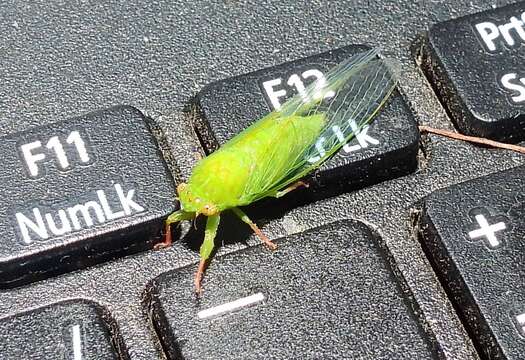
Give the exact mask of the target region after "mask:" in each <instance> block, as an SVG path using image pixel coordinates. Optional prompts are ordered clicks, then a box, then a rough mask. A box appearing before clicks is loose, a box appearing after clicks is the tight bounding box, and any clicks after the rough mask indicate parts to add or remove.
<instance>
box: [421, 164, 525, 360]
mask: <svg viewBox="0 0 525 360" xmlns="http://www.w3.org/2000/svg"><path fill="white" fill-rule="evenodd" d="M523 189H525V167H523V166H521V167H518V168H514V169H511V170H508V171H505V172H500V173H496V174H491V175H489V176H485V177H482V178H479V179H475V180H471V181H468V182H465V183H462V184H459V185H455V186H452V187H450V188H447V189H444V190H440V191H437V192H435V193H433V194H431V195H430V196H429V197H428V198H427V199H426V200H425V207H424V213H423V218H422V224H421V229H422V230H421V231H422V235H423V236H422V242H423V245H424V246H425V248H426V250H427V252H428V254H429V257H430V259H431V261H432V263H433V265H434V267H435V268H436V270H437V272H438V275H439V276H440V278H441V280H442V282H443V286H444V287H445V289H447V290H448V292H449V295H450V298H451V299H452V300H453V301H454V302H455V305H456V308H457V310H458V311H459V313H460V315H462V317H463V320H464V321H465V322H466V324H467V326H468V330H469V331H470V333H471V335H472V337H473V338H474V340H475V341H476V343H477V347H478V350H479V351H480V352H481V353H483V354H484V355H485V356H486V358H487V359H523V358H524V355H525V268H524V267H523V264H524V263H525V195H524V193H523Z"/></svg>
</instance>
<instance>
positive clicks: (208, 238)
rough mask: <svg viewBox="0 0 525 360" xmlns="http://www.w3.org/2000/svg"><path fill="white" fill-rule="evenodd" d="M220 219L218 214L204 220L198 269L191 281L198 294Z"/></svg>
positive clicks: (200, 290)
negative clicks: (204, 226)
mask: <svg viewBox="0 0 525 360" xmlns="http://www.w3.org/2000/svg"><path fill="white" fill-rule="evenodd" d="M220 220H221V217H220V215H219V214H216V215H211V216H208V219H207V220H206V229H205V230H204V241H203V242H202V245H201V248H200V251H199V254H200V257H201V259H200V261H199V268H198V269H197V272H196V273H195V279H194V280H193V282H194V284H195V292H196V293H197V294H200V293H201V292H202V287H201V281H202V275H203V274H204V271H205V270H206V266H207V265H208V260H209V258H210V256H211V253H212V251H213V248H214V247H215V236H216V235H217V228H218V227H219V222H220Z"/></svg>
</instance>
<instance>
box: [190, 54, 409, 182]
mask: <svg viewBox="0 0 525 360" xmlns="http://www.w3.org/2000/svg"><path fill="white" fill-rule="evenodd" d="M366 50H367V48H366V47H363V46H355V45H354V46H346V47H344V48H341V49H337V50H333V51H330V52H326V53H322V54H317V55H314V56H311V57H308V58H305V59H299V60H296V61H293V62H288V63H285V64H280V65H277V66H274V67H271V68H267V69H263V70H259V71H256V72H253V73H250V74H245V75H241V76H236V77H234V78H230V79H225V80H223V81H219V82H215V83H213V84H209V85H208V86H206V87H205V88H204V89H203V90H202V91H201V92H200V93H199V94H198V95H197V105H196V106H197V107H198V110H199V113H200V115H201V116H199V118H198V121H197V122H196V128H197V133H198V136H199V137H200V138H201V139H202V140H203V142H204V146H206V148H207V150H208V151H209V152H210V151H213V150H214V149H216V148H217V146H219V145H221V144H224V143H225V142H226V141H227V140H229V139H230V138H232V137H233V136H235V135H236V134H237V133H239V132H240V131H242V130H243V129H245V128H246V127H248V126H249V125H251V124H252V123H254V122H255V121H257V120H258V119H260V118H262V117H263V116H265V115H266V114H268V113H269V112H270V111H272V110H274V109H275V107H276V106H279V105H280V104H283V103H284V102H285V101H286V100H287V99H289V98H290V97H291V96H294V95H296V94H297V93H298V89H299V88H302V87H304V86H308V85H309V84H311V83H312V82H313V81H315V80H316V79H322V78H323V76H324V75H323V74H326V72H327V71H328V70H329V69H330V68H332V67H333V66H335V65H337V64H339V63H341V62H342V61H344V60H346V59H348V58H350V57H352V56H353V55H356V54H358V53H360V52H364V51H366ZM347 121H349V122H351V121H354V125H353V126H354V127H355V128H356V129H358V125H357V124H356V123H355V119H352V118H348V119H347ZM351 126H352V125H351ZM418 141H419V133H418V130H417V127H416V123H415V120H414V117H413V115H412V113H411V112H410V110H409V108H408V105H407V104H406V103H405V102H404V101H403V98H402V97H401V95H399V93H397V92H396V93H394V94H393V95H392V97H391V98H390V99H389V101H388V103H387V104H386V105H385V106H384V107H383V109H382V110H381V112H380V113H379V114H378V116H377V117H376V118H375V119H374V120H373V122H372V123H371V124H370V125H369V126H366V127H365V128H364V129H362V130H361V131H360V132H358V134H357V135H356V136H355V138H354V139H353V140H351V141H350V142H349V143H348V144H347V145H345V146H344V147H343V148H342V149H341V150H340V151H339V153H338V154H337V155H336V156H334V157H333V158H332V159H330V160H329V161H327V162H326V163H325V164H324V165H323V166H322V167H321V169H320V170H319V171H318V172H317V173H316V175H315V178H314V181H313V182H312V184H316V185H322V186H334V185H335V186H338V187H340V188H346V189H348V188H356V187H359V186H361V187H362V186H364V185H369V184H372V183H376V182H379V181H382V180H386V179H391V178H394V177H397V176H402V175H406V174H407V173H410V172H411V171H413V170H415V168H416V167H417V152H418ZM318 144H319V145H320V146H321V147H322V145H323V144H322V142H319V143H318Z"/></svg>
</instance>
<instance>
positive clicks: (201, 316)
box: [147, 221, 435, 360]
mask: <svg viewBox="0 0 525 360" xmlns="http://www.w3.org/2000/svg"><path fill="white" fill-rule="evenodd" d="M377 241H378V239H377V238H376V237H375V236H374V235H372V233H371V232H370V230H369V229H368V228H367V227H366V226H365V225H363V224H361V223H357V222H353V221H342V222H338V223H334V224H330V225H327V226H323V227H320V228H316V229H313V230H309V231H307V232H304V233H301V234H297V235H293V236H289V237H287V238H285V239H282V240H277V243H279V250H278V251H276V252H274V253H271V254H270V253H268V251H266V250H265V249H264V247H263V246H256V247H252V248H249V249H246V250H242V251H239V252H236V253H233V254H229V255H226V256H224V257H221V258H220V259H217V261H214V263H213V265H212V266H211V267H210V268H209V270H208V272H207V274H206V278H205V282H206V283H205V287H204V288H205V290H204V293H203V295H202V297H201V298H200V299H196V297H195V294H194V292H193V287H192V276H191V275H192V273H193V271H194V267H193V266H190V267H187V268H183V269H178V270H175V271H171V272H168V273H165V274H163V275H161V276H160V277H158V278H157V279H155V280H154V281H153V282H152V283H151V284H150V286H149V288H148V291H147V294H148V296H149V299H148V304H149V307H150V309H149V313H150V314H151V316H152V320H153V324H154V326H155V329H156V330H157V332H158V336H159V338H160V339H161V341H162V344H163V348H164V349H165V350H166V352H167V355H168V358H169V359H181V358H183V359H243V360H245V359H355V358H367V359H394V358H395V359H429V358H432V357H433V356H434V355H435V354H434V353H433V352H432V351H431V350H430V349H431V345H430V342H429V341H428V339H427V338H426V336H425V335H424V332H423V331H422V329H421V328H420V326H419V324H418V323H417V321H416V320H415V317H414V314H413V313H412V311H411V309H410V306H409V305H408V304H407V302H406V299H405V298H404V295H403V291H402V290H401V289H400V287H399V285H398V284H397V282H396V279H395V277H394V275H393V273H392V272H391V270H390V268H389V266H388V264H387V261H386V259H385V258H384V257H383V251H382V250H380V249H379V248H378V246H377Z"/></svg>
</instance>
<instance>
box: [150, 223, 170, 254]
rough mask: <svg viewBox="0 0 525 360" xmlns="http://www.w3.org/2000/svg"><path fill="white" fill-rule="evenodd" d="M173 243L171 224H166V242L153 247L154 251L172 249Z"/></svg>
mask: <svg viewBox="0 0 525 360" xmlns="http://www.w3.org/2000/svg"><path fill="white" fill-rule="evenodd" d="M172 243H173V240H172V238H171V224H169V223H168V222H165V223H164V240H163V241H162V242H159V243H156V244H155V246H153V250H160V249H165V248H167V247H170V246H171V244H172Z"/></svg>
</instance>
